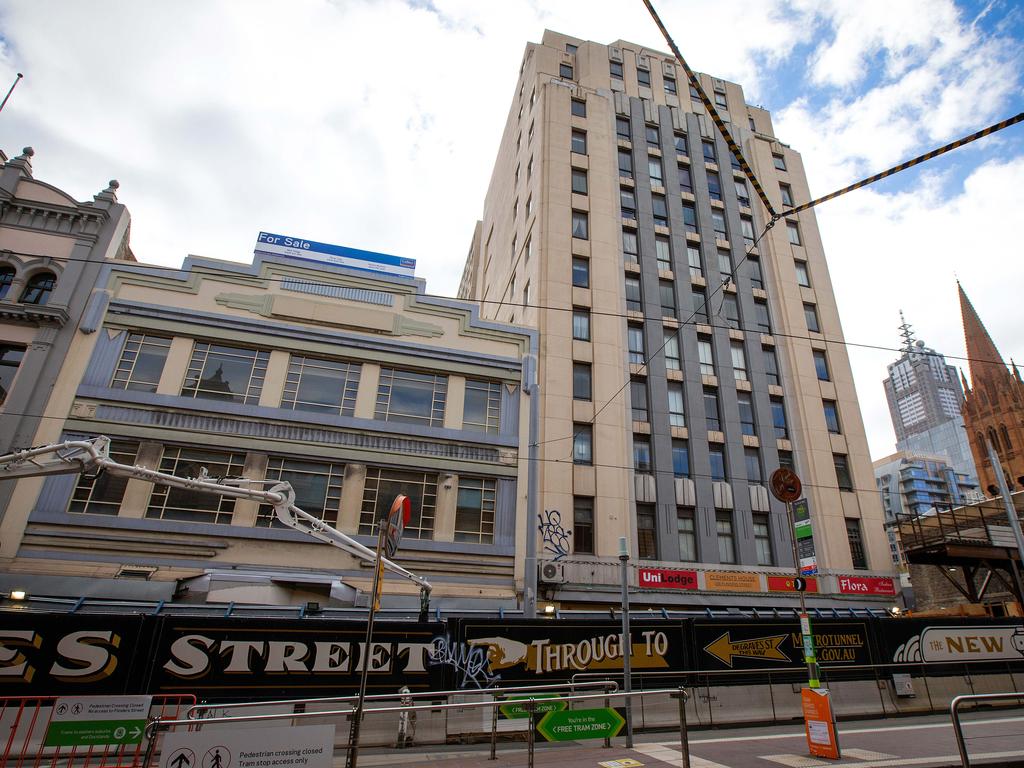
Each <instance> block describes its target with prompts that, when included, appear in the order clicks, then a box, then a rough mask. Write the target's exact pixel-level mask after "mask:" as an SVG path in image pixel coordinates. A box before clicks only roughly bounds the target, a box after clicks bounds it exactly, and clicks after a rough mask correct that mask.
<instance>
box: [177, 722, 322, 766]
mask: <svg viewBox="0 0 1024 768" xmlns="http://www.w3.org/2000/svg"><path fill="white" fill-rule="evenodd" d="M333 758H334V726H333V725H302V726H291V727H273V728H260V729H251V730H250V729H246V730H243V731H239V730H238V728H237V726H232V725H231V724H230V723H229V724H225V725H221V724H216V723H215V724H211V725H204V726H203V730H201V731H198V732H197V731H192V732H188V731H180V732H176V733H168V734H167V736H166V737H165V738H164V745H163V749H162V751H161V756H160V768H331V764H332V762H333Z"/></svg>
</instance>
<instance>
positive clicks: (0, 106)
mask: <svg viewBox="0 0 1024 768" xmlns="http://www.w3.org/2000/svg"><path fill="white" fill-rule="evenodd" d="M23 77H24V75H23V74H21V72H19V73H18V76H17V77H16V78H14V83H13V84H12V85H11V90H9V91H8V92H7V95H6V96H4V100H3V101H0V112H3V111H4V107H6V106H7V100H8V99H9V98H11V94H12V93H14V89H15V88H17V87H18V83H19V82H21V78H23Z"/></svg>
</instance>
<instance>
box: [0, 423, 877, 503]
mask: <svg viewBox="0 0 1024 768" xmlns="http://www.w3.org/2000/svg"><path fill="white" fill-rule="evenodd" d="M4 413H6V412H0V416H2V415H4ZM10 415H12V416H35V417H37V418H40V419H50V420H55V421H61V420H63V421H68V420H69V419H68V418H67V417H64V416H44V415H42V414H31V413H27V412H18V411H13V412H11V413H10ZM107 424H108V426H113V427H116V426H121V425H119V424H117V425H115V424H113V423H111V422H107ZM129 426H130V425H129ZM66 431H68V432H72V433H75V434H78V433H81V432H83V431H84V430H82V429H78V428H76V429H68V430H66ZM112 431H113V432H116V431H117V430H116V429H115V430H104V431H103V432H98V433H97V434H103V435H105V436H106V437H109V438H110V439H111V440H125V441H132V440H135V439H137V438H138V436H137V435H122V434H111V432H112ZM562 439H566V438H562ZM170 444H171V445H178V446H180V447H183V448H190V447H192V446H190V445H189V444H187V443H185V442H184V441H182V440H176V441H171V443H170ZM39 447H42V446H26V447H24V448H21V447H18V448H12V449H11V450H12V451H18V450H31V449H32V448H39ZM346 452H351V453H373V454H374V455H381V454H384V455H390V456H397V457H405V458H408V457H409V455H410V454H408V453H401V452H398V451H390V450H387V449H374V448H360V447H359V446H347V447H346ZM270 453H271V455H274V454H273V452H270ZM280 453H287V451H282V452H280ZM339 458H340V460H342V461H343V460H344V457H339ZM515 458H516V460H517V461H527V460H528V459H527V457H526V456H524V455H522V454H521V453H519V451H518V450H517V451H516V456H515ZM537 461H540V462H543V463H547V464H566V463H568V464H573V463H574V462H573V461H572V459H563V458H550V459H542V458H538V459H537ZM586 466H592V467H597V468H599V469H628V470H632V469H635V468H634V467H632V466H625V465H622V464H605V463H598V462H594V463H592V464H588V465H586ZM646 474H653V475H672V476H673V477H674V476H675V472H674V471H673V470H670V469H654V468H652V469H651V471H650V472H648V473H646ZM685 477H689V478H709V479H714V476H713V475H711V474H709V473H704V472H692V471H691V472H690V473H689V474H687V475H685ZM221 479H251V478H241V477H235V476H231V475H225V476H223V477H222V478H221ZM748 482H749V481H748ZM803 485H804V486H808V487H812V488H825V489H831V490H835V489H836V486H831V485H822V484H821V483H817V484H816V483H810V482H804V483H803ZM850 490H852V491H863V492H871V493H877V492H878V489H877V488H875V487H871V488H860V487H856V486H854V487H852V488H851V489H850Z"/></svg>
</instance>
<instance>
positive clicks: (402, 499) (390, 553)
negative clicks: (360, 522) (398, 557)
mask: <svg viewBox="0 0 1024 768" xmlns="http://www.w3.org/2000/svg"><path fill="white" fill-rule="evenodd" d="M411 517H412V502H411V501H410V500H409V497H408V496H404V495H402V494H399V495H398V496H395V500H394V502H392V504H391V509H390V510H389V511H388V517H387V520H386V521H385V523H384V525H385V531H384V557H386V558H388V559H389V560H390V559H391V558H392V557H394V556H395V552H397V551H398V542H400V541H401V540H402V532H403V531H405V526H406V524H407V523H408V522H409V518H411Z"/></svg>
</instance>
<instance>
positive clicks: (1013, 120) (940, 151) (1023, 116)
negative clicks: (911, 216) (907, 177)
mask: <svg viewBox="0 0 1024 768" xmlns="http://www.w3.org/2000/svg"><path fill="white" fill-rule="evenodd" d="M1020 122H1024V112H1020V113H1018V114H1016V115H1014V116H1013V117H1008V118H1006V119H1005V120H1001V121H999V122H998V123H993V124H992V125H990V126H989V127H988V128H982V129H981V130H980V131H977V132H976V133H972V134H970V135H969V136H964V137H963V138H960V139H957V140H956V141H951V142H950V143H949V144H945V145H943V146H941V147H939V148H937V149H933V150H931V151H930V152H925V153H924V154H923V155H918V156H917V157H915V158H913V159H911V160H907V161H905V162H903V163H900V164H899V165H894V166H893V167H892V168H888V169H886V170H884V171H882V172H881V173H876V174H875V175H874V176H868V177H867V178H866V179H861V180H860V181H858V182H855V183H853V184H851V185H850V186H848V187H843V188H842V189H837V190H836V191H835V192H830V193H829V194H827V195H824V196H822V197H818V198H815V199H814V200H811V201H810V202H807V203H803V204H802V205H798V206H796V207H795V208H788V209H786V210H785V211H784V212H783V213H782V215H783V217H786V216H792V215H793V214H794V213H800V212H801V211H806V210H807V209H809V208H813V207H814V206H816V205H819V204H820V203H824V202H826V201H828V200H833V199H835V198H837V197H839V196H840V195H845V194H846V193H847V192H853V191H854V190H855V189H860V188H861V187H866V186H868V185H869V184H874V183H875V182H876V181H881V180H882V179H885V178H888V177H889V176H893V175H895V174H897V173H899V172H900V171H905V170H907V169H908V168H913V167H914V166H915V165H920V164H921V163H923V162H925V161H927V160H932V159H933V158H936V157H938V156H939V155H944V154H946V153H947V152H952V151H953V150H954V149H959V148H960V147H962V146H964V145H965V144H970V143H971V142H972V141H977V140H978V139H983V138H985V137H986V136H991V135H992V134H993V133H996V132H997V131H1001V130H1003V129H1004V128H1009V127H1010V126H1011V125H1016V124H1017V123H1020Z"/></svg>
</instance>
